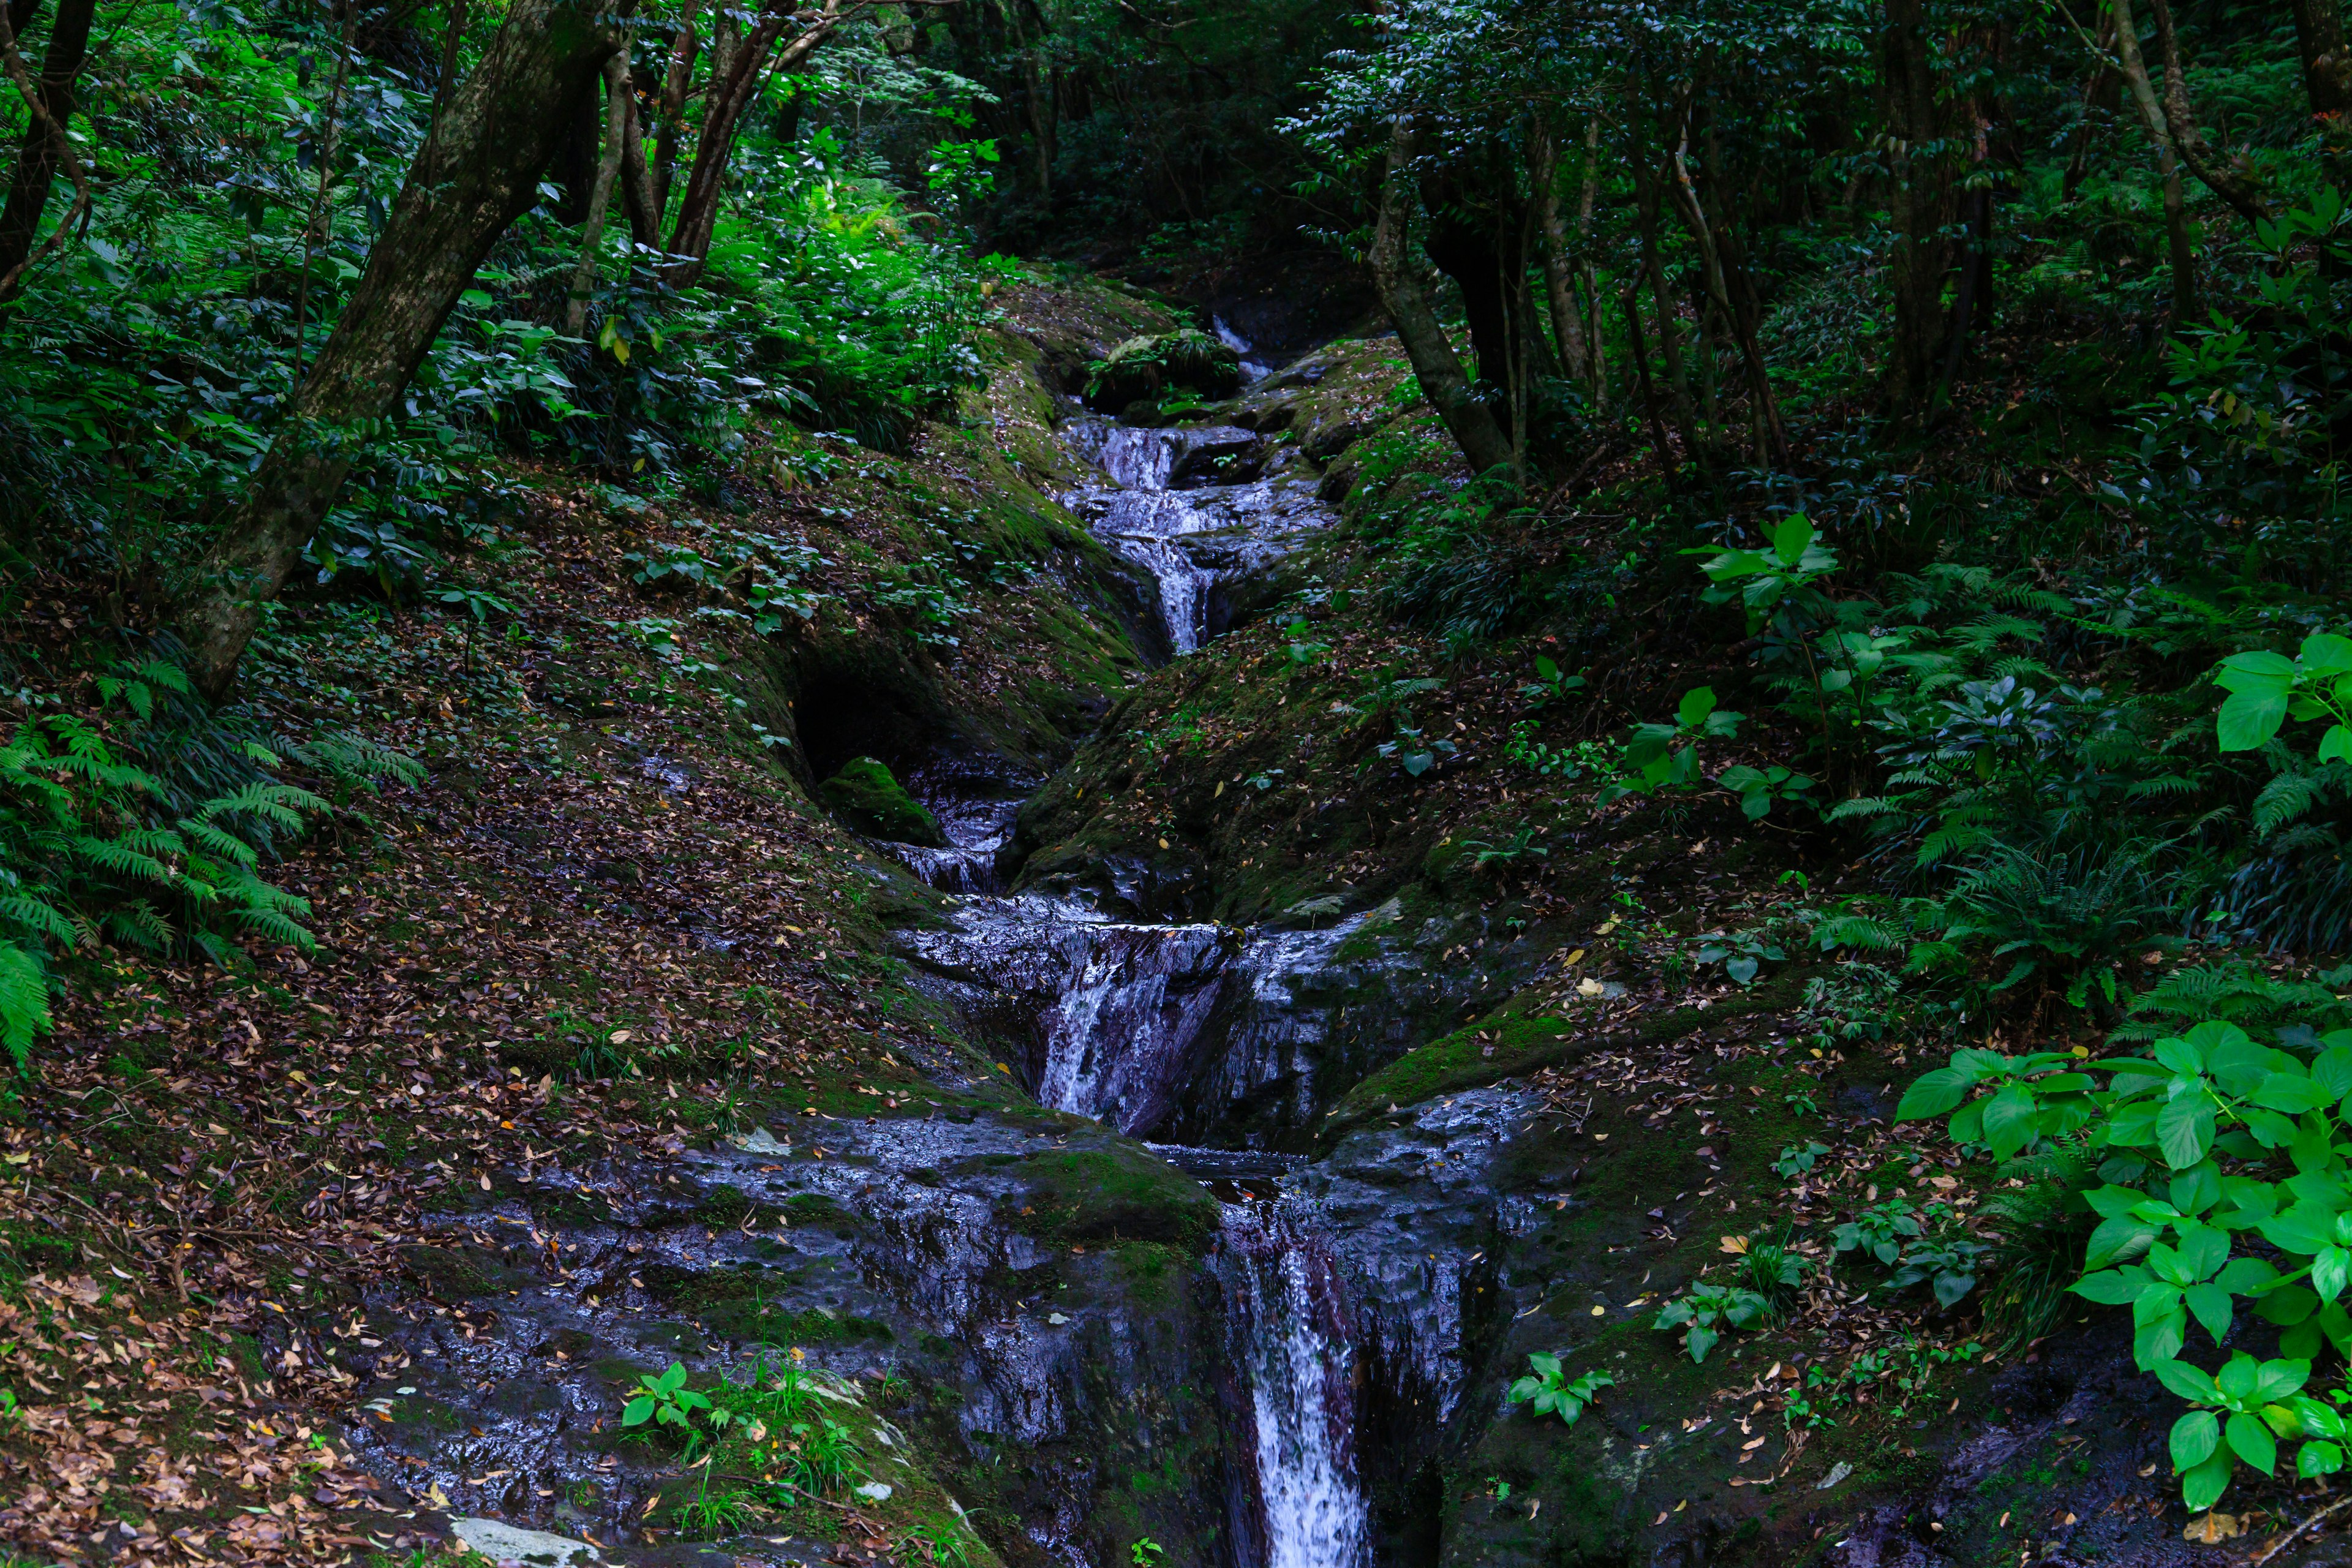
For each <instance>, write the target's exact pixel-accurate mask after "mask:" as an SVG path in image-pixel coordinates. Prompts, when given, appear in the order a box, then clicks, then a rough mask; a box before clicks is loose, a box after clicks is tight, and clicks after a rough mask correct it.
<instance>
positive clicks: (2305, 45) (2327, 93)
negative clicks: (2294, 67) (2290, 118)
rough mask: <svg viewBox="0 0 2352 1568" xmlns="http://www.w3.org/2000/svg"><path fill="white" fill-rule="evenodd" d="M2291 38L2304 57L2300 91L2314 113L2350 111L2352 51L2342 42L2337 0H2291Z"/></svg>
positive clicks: (2340, 11)
mask: <svg viewBox="0 0 2352 1568" xmlns="http://www.w3.org/2000/svg"><path fill="white" fill-rule="evenodd" d="M2291 4H2292V5H2294V41H2295V46H2296V49H2297V52H2298V53H2300V54H2301V55H2302V56H2303V90H2304V92H2305V95H2306V96H2308V97H2309V99H2310V100H2311V112H2312V113H2314V114H2347V113H2352V52H2347V49H2346V47H2345V42H2344V10H2343V6H2342V5H2341V4H2340V3H2339V0H2291Z"/></svg>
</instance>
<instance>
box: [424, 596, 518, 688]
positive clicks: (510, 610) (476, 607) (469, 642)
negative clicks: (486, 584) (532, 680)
mask: <svg viewBox="0 0 2352 1568" xmlns="http://www.w3.org/2000/svg"><path fill="white" fill-rule="evenodd" d="M441 602H442V603H443V604H445V605H450V606H452V607H453V608H456V609H457V610H460V611H462V612H463V613H464V614H465V615H466V616H467V617H468V618H467V622H466V668H467V669H468V670H471V669H472V668H474V634H475V633H476V632H477V631H478V630H480V629H481V628H482V627H483V626H488V624H489V619H490V617H491V616H494V615H499V616H512V615H514V614H515V613H516V612H515V607H514V606H513V605H510V604H509V603H507V601H506V600H504V599H501V598H499V596H498V595H496V594H493V593H491V592H489V591H488V589H486V588H446V589H444V590H443V591H442V594H441Z"/></svg>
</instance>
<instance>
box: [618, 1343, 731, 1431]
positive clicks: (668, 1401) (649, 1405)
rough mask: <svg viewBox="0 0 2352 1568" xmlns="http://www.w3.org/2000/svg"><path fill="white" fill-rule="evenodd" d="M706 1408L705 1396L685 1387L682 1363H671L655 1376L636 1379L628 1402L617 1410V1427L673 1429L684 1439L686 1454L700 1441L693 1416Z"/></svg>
mask: <svg viewBox="0 0 2352 1568" xmlns="http://www.w3.org/2000/svg"><path fill="white" fill-rule="evenodd" d="M709 1408H710V1401H709V1399H708V1398H707V1397H705V1396H704V1395H702V1394H697V1393H696V1392H695V1391H694V1390H692V1389H690V1388H688V1387H687V1386H686V1366H685V1363H681V1362H672V1363H669V1370H668V1371H667V1372H666V1373H662V1374H661V1375H660V1376H659V1377H640V1378H638V1379H637V1386H636V1388H635V1391H634V1392H633V1394H632V1395H631V1397H630V1399H629V1402H628V1403H627V1404H626V1405H623V1406H622V1407H621V1425H622V1426H644V1425H645V1424H646V1422H648V1421H650V1422H652V1423H653V1424H654V1426H656V1428H659V1427H663V1426H675V1427H677V1429H678V1431H679V1432H680V1433H681V1434H683V1435H684V1436H685V1437H686V1447H687V1452H688V1453H689V1454H690V1453H692V1452H693V1451H694V1450H695V1449H696V1448H697V1447H700V1446H701V1442H702V1434H701V1433H700V1432H698V1431H697V1430H696V1429H695V1426H694V1413H695V1412H696V1411H698V1410H709Z"/></svg>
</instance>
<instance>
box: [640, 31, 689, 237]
mask: <svg viewBox="0 0 2352 1568" xmlns="http://www.w3.org/2000/svg"><path fill="white" fill-rule="evenodd" d="M700 49H701V36H700V35H699V34H698V33H696V32H695V30H694V24H693V23H691V22H680V23H679V24H678V26H677V32H676V33H674V34H672V35H671V37H670V45H669V71H668V73H667V75H666V76H664V77H663V78H662V96H661V129H660V130H659V131H658V132H656V133H655V136H654V171H653V224H654V231H655V232H654V237H653V238H652V239H651V240H649V241H648V242H647V243H648V244H653V245H658V244H660V243H661V232H660V231H661V226H662V221H663V220H664V219H665V218H667V216H669V191H670V185H671V184H673V183H674V181H675V180H676V178H677V143H678V139H679V138H680V137H681V136H683V135H685V134H686V93H687V89H688V88H689V87H690V86H692V85H693V82H694V58H695V56H696V55H697V54H698V52H700Z"/></svg>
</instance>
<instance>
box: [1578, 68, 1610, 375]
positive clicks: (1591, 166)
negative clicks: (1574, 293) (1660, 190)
mask: <svg viewBox="0 0 2352 1568" xmlns="http://www.w3.org/2000/svg"><path fill="white" fill-rule="evenodd" d="M1600 194H1601V116H1599V115H1598V114H1596V115H1594V116H1592V117H1591V119H1590V120H1587V121H1585V122H1584V189H1583V191H1582V192H1581V193H1580V194H1579V196H1578V199H1577V206H1576V257H1577V279H1578V281H1579V283H1580V293H1581V294H1582V296H1583V305H1584V316H1583V321H1584V342H1585V346H1586V347H1587V348H1588V349H1590V350H1591V354H1592V406H1593V407H1595V408H1606V407H1608V406H1609V360H1608V349H1607V347H1606V345H1605V343H1604V342H1603V341H1602V339H1601V297H1600V294H1599V292H1598V291H1597V289H1596V287H1595V285H1594V282H1593V278H1592V208H1593V204H1594V202H1595V201H1596V200H1597V199H1598V198H1599V196H1600Z"/></svg>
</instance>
